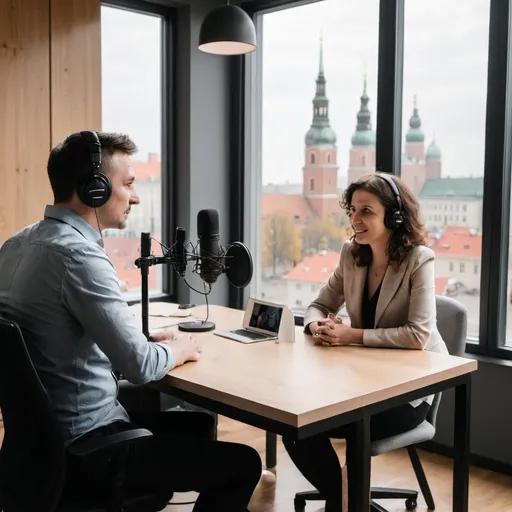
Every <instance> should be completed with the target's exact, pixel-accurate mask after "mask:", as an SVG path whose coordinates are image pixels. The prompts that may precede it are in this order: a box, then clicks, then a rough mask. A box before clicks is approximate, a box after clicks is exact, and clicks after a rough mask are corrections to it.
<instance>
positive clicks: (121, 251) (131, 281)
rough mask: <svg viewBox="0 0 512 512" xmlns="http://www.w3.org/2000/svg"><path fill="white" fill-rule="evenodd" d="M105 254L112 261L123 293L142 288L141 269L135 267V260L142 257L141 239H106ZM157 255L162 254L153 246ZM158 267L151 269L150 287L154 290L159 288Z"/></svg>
mask: <svg viewBox="0 0 512 512" xmlns="http://www.w3.org/2000/svg"><path fill="white" fill-rule="evenodd" d="M103 241H104V246H105V252H106V253H107V255H108V257H109V258H110V260H111V261H112V264H113V265H114V267H115V269H116V272H117V275H118V277H119V283H120V285H121V289H122V290H123V291H127V290H132V289H138V288H140V287H141V286H142V277H141V274H140V269H139V268H137V267H136V266H135V260H136V259H137V258H138V257H139V256H140V239H138V238H123V237H104V239H103ZM153 251H154V254H155V255H159V254H161V251H159V250H157V247H156V246H155V244H153ZM157 272H158V270H157V269H156V267H151V268H150V269H149V278H148V287H149V288H150V289H152V288H153V289H154V288H156V286H157Z"/></svg>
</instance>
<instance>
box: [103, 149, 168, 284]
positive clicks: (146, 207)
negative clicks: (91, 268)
mask: <svg viewBox="0 0 512 512" xmlns="http://www.w3.org/2000/svg"><path fill="white" fill-rule="evenodd" d="M132 166H133V170H134V173H135V178H136V181H135V188H136V190H137V193H138V195H139V196H140V204H139V205H136V206H133V207H132V208H131V211H130V215H129V217H128V224H127V226H126V228H125V229H123V230H117V229H108V230H105V232H104V233H103V236H104V240H105V251H106V253H107V255H108V256H109V258H110V259H111V261H112V263H113V264H114V267H115V269H116V272H117V274H118V276H119V282H120V285H121V290H122V291H136V290H139V289H140V287H141V275H140V270H139V269H138V268H137V267H136V266H135V264H134V262H135V260H136V259H137V258H138V257H139V256H140V234H141V232H143V231H145V232H149V233H151V234H152V236H153V237H154V238H156V239H157V240H161V236H162V235H161V233H162V182H161V173H162V172H161V163H160V158H159V156H158V155H157V154H156V153H149V155H148V158H147V161H145V162H141V161H132ZM153 251H154V253H155V254H160V253H161V251H160V248H159V247H158V244H157V243H156V242H153ZM160 274H161V272H160V271H159V269H157V267H152V268H151V269H150V275H149V280H148V284H149V287H150V289H155V288H160V287H161V283H160V282H159V280H158V276H160Z"/></svg>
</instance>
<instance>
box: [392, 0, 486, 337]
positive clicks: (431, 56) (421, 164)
mask: <svg viewBox="0 0 512 512" xmlns="http://www.w3.org/2000/svg"><path fill="white" fill-rule="evenodd" d="M489 13H490V0H468V1H466V2H464V8H463V9H461V8H460V5H459V4H457V3H450V2H448V3H447V2H444V1H443V0H430V1H429V2H405V21H404V24H405V31H404V68H403V70H404V72H403V76H404V78H403V106H402V114H403V123H402V142H403V154H402V165H401V177H402V179H404V181H405V182H406V183H407V184H408V185H409V186H410V187H411V188H412V189H413V191H414V192H415V194H416V195H417V197H418V198H419V200H420V205H421V212H422V216H423V220H424V221H425V222H426V224H427V227H428V229H429V230H430V235H431V236H430V245H431V247H432V249H433V250H434V252H435V253H436V264H435V268H436V292H437V293H438V294H442V295H448V296H450V297H454V298H456V299H457V300H459V301H460V302H462V303H463V304H464V305H465V306H466V307H467V309H468V337H469V338H470V339H471V338H478V334H479V310H480V271H481V254H482V203H483V192H484V190H483V176H484V157H485V116H486V100H487V66H488V51H489ZM454 19H457V23H455V24H454V23H453V20H454ZM433 27H435V30H433Z"/></svg>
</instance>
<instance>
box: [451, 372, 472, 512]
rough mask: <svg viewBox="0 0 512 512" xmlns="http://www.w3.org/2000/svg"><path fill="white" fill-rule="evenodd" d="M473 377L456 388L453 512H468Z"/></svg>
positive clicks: (469, 377)
mask: <svg viewBox="0 0 512 512" xmlns="http://www.w3.org/2000/svg"><path fill="white" fill-rule="evenodd" d="M470 423H471V375H470V374H469V375H468V376H467V379H466V381H465V382H464V383H463V384H460V385H459V386H457V387H456V388H455V417H454V434H455V435H454V460H453V512H468V499H469V496H468V494H469V493H468V489H469V451H470V443H469V441H470Z"/></svg>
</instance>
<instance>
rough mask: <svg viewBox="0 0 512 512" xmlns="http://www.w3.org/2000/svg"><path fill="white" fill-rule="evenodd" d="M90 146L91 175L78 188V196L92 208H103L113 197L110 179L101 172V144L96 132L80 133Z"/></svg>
mask: <svg viewBox="0 0 512 512" xmlns="http://www.w3.org/2000/svg"><path fill="white" fill-rule="evenodd" d="M80 135H82V137H83V138H84V139H85V140H86V141H87V144H88V145H89V153H90V155H91V175H89V176H87V177H86V178H85V179H84V180H83V181H82V182H81V183H80V184H79V185H78V187H77V190H76V192H77V194H78V197H79V198H80V201H82V203H84V204H86V205H87V206H89V207H91V208H99V207H100V206H103V205H104V204H105V203H106V202H107V201H108V200H109V199H110V196H111V195H112V184H111V182H110V178H109V177H108V176H107V175H106V174H104V173H102V172H100V165H101V144H100V139H99V138H98V134H97V133H96V132H88V131H87V132H80Z"/></svg>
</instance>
